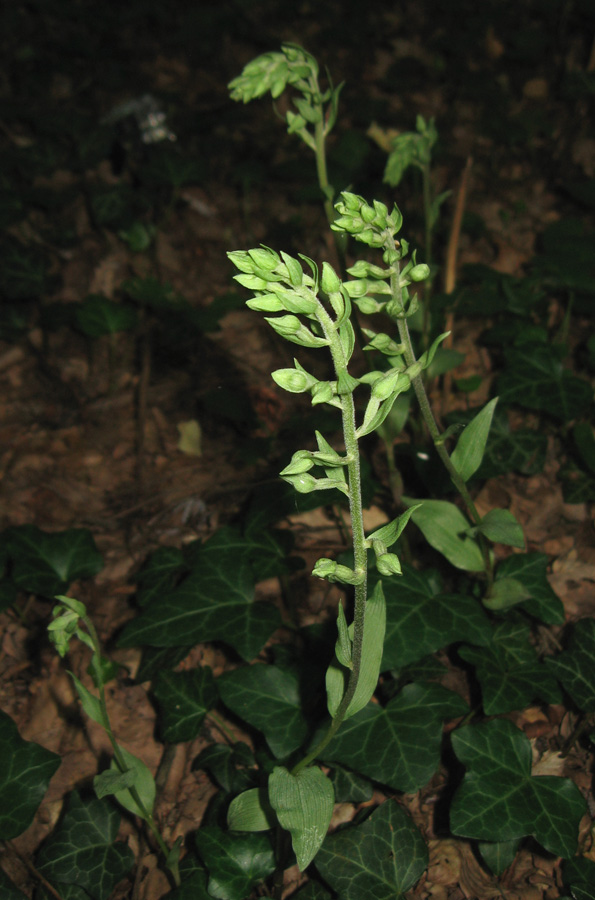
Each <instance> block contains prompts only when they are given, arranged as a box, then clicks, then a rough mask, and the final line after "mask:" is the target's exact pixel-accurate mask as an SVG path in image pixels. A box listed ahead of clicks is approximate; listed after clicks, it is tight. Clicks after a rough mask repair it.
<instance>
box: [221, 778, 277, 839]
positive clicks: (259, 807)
mask: <svg viewBox="0 0 595 900" xmlns="http://www.w3.org/2000/svg"><path fill="white" fill-rule="evenodd" d="M276 823H277V817H276V816H275V812H274V810H273V808H272V806H271V804H270V803H269V799H268V794H267V791H266V790H264V789H263V788H250V789H249V790H247V791H243V793H241V794H238V796H237V797H234V799H233V800H232V801H231V803H230V804H229V809H228V810H227V827H228V828H229V830H230V831H269V829H271V828H274V827H275V825H276Z"/></svg>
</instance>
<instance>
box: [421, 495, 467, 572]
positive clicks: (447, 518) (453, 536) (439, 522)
mask: <svg viewBox="0 0 595 900" xmlns="http://www.w3.org/2000/svg"><path fill="white" fill-rule="evenodd" d="M403 501H404V502H405V503H407V505H408V506H411V505H412V504H413V503H414V502H415V501H413V500H410V499H409V498H405V497H404V498H403ZM411 518H412V519H413V521H414V522H415V524H416V525H417V527H418V528H419V529H420V531H421V532H422V533H423V536H424V537H425V539H426V540H427V542H428V543H429V544H431V545H432V547H434V549H435V550H438V552H439V553H442V555H443V556H445V557H446V559H447V560H448V561H449V563H451V565H453V566H456V568H457V569H464V570H466V571H467V572H483V570H484V569H485V564H484V559H483V556H482V555H481V550H480V549H479V547H478V545H477V543H476V542H475V541H474V540H473V539H472V538H470V537H468V536H467V532H468V530H469V522H468V520H467V519H466V518H465V516H464V515H463V513H462V512H461V511H460V509H459V508H458V507H457V506H455V505H454V503H448V502H447V501H446V500H424V501H423V502H422V504H421V506H420V507H419V508H418V509H416V510H415V511H414V513H413V515H412V516H411Z"/></svg>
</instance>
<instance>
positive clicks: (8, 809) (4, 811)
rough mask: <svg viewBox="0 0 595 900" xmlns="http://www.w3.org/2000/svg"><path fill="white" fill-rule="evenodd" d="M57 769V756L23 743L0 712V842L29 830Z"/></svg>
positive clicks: (6, 716)
mask: <svg viewBox="0 0 595 900" xmlns="http://www.w3.org/2000/svg"><path fill="white" fill-rule="evenodd" d="M59 766H60V757H59V756H58V755H57V754H56V753H52V752H51V751H50V750H46V749H45V747H40V746H39V744H34V743H33V742H32V741H25V740H23V738H22V737H21V736H20V734H19V731H18V728H17V726H16V725H15V723H14V722H13V720H12V719H11V718H10V716H8V715H6V713H5V712H2V711H0V840H3V841H10V840H12V839H13V838H15V837H17V836H18V835H19V834H21V833H22V832H23V831H25V829H27V828H28V827H29V825H30V824H31V822H32V821H33V817H34V816H35V813H36V812H37V807H38V806H39V804H40V803H41V801H42V800H43V797H44V795H45V792H46V791H47V789H48V785H49V783H50V779H51V777H52V775H54V774H55V772H56V771H57V770H58V768H59Z"/></svg>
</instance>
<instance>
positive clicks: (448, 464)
mask: <svg viewBox="0 0 595 900" xmlns="http://www.w3.org/2000/svg"><path fill="white" fill-rule="evenodd" d="M392 246H393V239H392V237H391V238H390V242H389V241H388V240H387V241H386V243H385V249H386V250H391V249H392ZM394 269H395V271H394V272H393V274H392V275H391V276H390V287H391V295H392V301H393V302H394V303H395V304H398V306H399V307H400V313H401V314H397V315H396V316H392V318H393V319H394V320H395V321H396V324H397V328H398V331H399V338H400V341H401V343H402V344H403V348H404V349H403V357H404V359H405V362H406V364H407V366H413V365H414V364H415V363H416V362H417V360H416V358H415V353H414V351H413V344H412V342H411V335H410V334H409V327H408V325H407V319H406V317H405V308H404V306H403V299H402V290H403V287H402V285H401V273H400V271H399V267H398V262H396V263H395V264H394ZM411 383H412V385H413V390H414V391H415V395H416V397H417V402H418V403H419V408H420V411H421V414H422V418H423V420H424V423H425V425H426V428H427V429H428V432H429V434H430V437H431V438H432V442H433V444H434V447H435V448H436V452H437V453H438V456H439V457H440V459H441V460H442V462H443V464H444V466H445V468H446V470H447V472H448V474H449V475H450V479H451V481H452V483H453V484H454V486H455V488H456V489H457V491H458V492H459V494H460V496H461V498H462V500H463V503H464V504H465V506H466V508H467V512H468V514H469V518H470V519H471V521H472V522H473V524H474V525H479V524H480V523H481V516H480V515H479V513H478V511H477V507H476V506H475V503H474V502H473V498H472V497H471V494H470V493H469V491H468V490H467V485H466V484H465V482H464V481H463V479H462V478H461V476H460V474H459V473H458V472H457V470H456V468H455V466H454V464H453V462H452V460H451V458H450V456H449V454H448V451H447V449H446V447H445V446H444V443H443V441H442V440H441V438H440V431H439V429H438V424H437V422H436V419H435V418H434V413H433V412H432V407H431V406H430V401H429V399H428V395H427V393H426V389H425V386H424V382H423V379H422V377H421V375H416V376H415V377H414V378H412V379H411ZM478 544H479V547H480V550H481V553H482V556H483V559H484V568H485V573H486V578H487V584H488V590H489V589H490V588H491V587H492V584H493V582H494V566H493V562H492V558H491V555H490V549H489V545H488V543H487V541H486V539H485V538H484V536H483V535H482V534H479V535H478Z"/></svg>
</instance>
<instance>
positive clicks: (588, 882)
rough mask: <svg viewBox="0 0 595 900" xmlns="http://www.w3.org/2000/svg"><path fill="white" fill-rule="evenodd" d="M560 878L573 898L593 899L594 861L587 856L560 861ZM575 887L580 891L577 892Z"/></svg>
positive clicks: (581, 899) (577, 899)
mask: <svg viewBox="0 0 595 900" xmlns="http://www.w3.org/2000/svg"><path fill="white" fill-rule="evenodd" d="M562 880H563V882H564V886H565V887H568V888H569V890H570V892H571V894H572V896H573V897H574V898H575V900H595V862H593V861H592V860H590V859H587V857H584V856H583V857H578V858H575V859H568V860H565V861H564V862H563V863H562ZM577 889H578V890H580V891H581V892H582V893H580V894H579V893H577Z"/></svg>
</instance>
